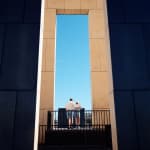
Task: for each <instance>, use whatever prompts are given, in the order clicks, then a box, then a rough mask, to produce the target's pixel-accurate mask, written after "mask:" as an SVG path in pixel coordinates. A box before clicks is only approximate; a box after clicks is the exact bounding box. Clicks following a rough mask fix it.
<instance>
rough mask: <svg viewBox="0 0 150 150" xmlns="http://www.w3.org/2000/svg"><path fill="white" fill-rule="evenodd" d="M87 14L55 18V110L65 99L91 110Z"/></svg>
mask: <svg viewBox="0 0 150 150" xmlns="http://www.w3.org/2000/svg"><path fill="white" fill-rule="evenodd" d="M89 53H90V51H89V40H88V16H87V15H58V16H57V40H56V75H55V109H57V108H59V107H64V106H65V104H66V103H67V101H68V99H69V98H73V99H74V100H75V101H79V102H80V103H81V106H82V107H84V108H86V109H91V87H90V85H91V80H90V55H89Z"/></svg>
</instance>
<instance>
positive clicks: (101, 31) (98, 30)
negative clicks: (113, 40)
mask: <svg viewBox="0 0 150 150" xmlns="http://www.w3.org/2000/svg"><path fill="white" fill-rule="evenodd" d="M89 35H90V38H94V37H95V38H96V37H99V38H105V35H106V24H105V17H104V12H103V11H101V10H90V11H89Z"/></svg>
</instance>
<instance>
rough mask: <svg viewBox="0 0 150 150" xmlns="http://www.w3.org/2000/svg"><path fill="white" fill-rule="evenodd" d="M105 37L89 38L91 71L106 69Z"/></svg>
mask: <svg viewBox="0 0 150 150" xmlns="http://www.w3.org/2000/svg"><path fill="white" fill-rule="evenodd" d="M106 48H107V46H106V41H105V39H90V56H91V71H108V53H107V49H106Z"/></svg>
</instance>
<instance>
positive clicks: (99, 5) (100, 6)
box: [97, 0, 104, 9]
mask: <svg viewBox="0 0 150 150" xmlns="http://www.w3.org/2000/svg"><path fill="white" fill-rule="evenodd" d="M97 9H104V0H97Z"/></svg>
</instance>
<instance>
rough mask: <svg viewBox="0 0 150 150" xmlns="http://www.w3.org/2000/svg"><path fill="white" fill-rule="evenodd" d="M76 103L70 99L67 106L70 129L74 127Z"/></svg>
mask: <svg viewBox="0 0 150 150" xmlns="http://www.w3.org/2000/svg"><path fill="white" fill-rule="evenodd" d="M74 105H75V104H74V102H73V99H72V98H70V99H69V101H68V103H67V104H66V111H67V119H68V125H69V128H71V127H72V125H73V111H74Z"/></svg>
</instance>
